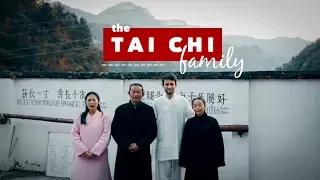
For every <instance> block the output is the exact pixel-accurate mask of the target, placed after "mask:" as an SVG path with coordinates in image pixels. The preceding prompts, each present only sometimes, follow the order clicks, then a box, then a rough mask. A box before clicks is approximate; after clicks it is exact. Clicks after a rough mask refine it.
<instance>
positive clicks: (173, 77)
mask: <svg viewBox="0 0 320 180" xmlns="http://www.w3.org/2000/svg"><path fill="white" fill-rule="evenodd" d="M165 80H171V81H174V83H175V84H177V80H178V78H177V76H176V75H174V74H172V73H167V74H165V75H164V76H163V77H162V85H164V81H165Z"/></svg>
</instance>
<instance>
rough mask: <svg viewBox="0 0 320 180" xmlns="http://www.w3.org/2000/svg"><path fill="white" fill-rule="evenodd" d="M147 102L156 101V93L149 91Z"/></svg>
mask: <svg viewBox="0 0 320 180" xmlns="http://www.w3.org/2000/svg"><path fill="white" fill-rule="evenodd" d="M147 100H154V91H147Z"/></svg>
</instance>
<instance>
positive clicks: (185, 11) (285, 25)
mask: <svg viewBox="0 0 320 180" xmlns="http://www.w3.org/2000/svg"><path fill="white" fill-rule="evenodd" d="M59 1H60V2H62V3H64V4H66V5H68V6H70V7H72V8H78V9H81V10H83V11H86V12H90V13H92V14H98V13H100V12H101V11H103V10H105V9H106V8H108V7H111V6H114V5H116V4H117V3H119V2H124V1H125V0H90V1H91V2H90V3H89V0H59ZM127 1H130V2H133V3H134V4H136V5H138V6H141V7H144V8H147V9H148V10H149V11H150V12H151V13H152V14H153V15H154V16H155V18H156V19H163V20H167V19H181V20H184V21H186V22H187V23H188V24H193V25H200V26H202V27H222V28H223V34H224V35H246V36H251V37H255V38H262V39H270V38H275V37H300V38H303V39H306V40H310V41H314V40H316V39H317V38H320V23H319V17H320V11H319V9H318V8H319V7H320V0H197V1H195V0H194V1H191V0H127Z"/></svg>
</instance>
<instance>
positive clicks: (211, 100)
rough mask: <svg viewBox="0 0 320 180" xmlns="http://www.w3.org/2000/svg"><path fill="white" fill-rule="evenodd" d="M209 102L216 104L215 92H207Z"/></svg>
mask: <svg viewBox="0 0 320 180" xmlns="http://www.w3.org/2000/svg"><path fill="white" fill-rule="evenodd" d="M207 103H208V104H214V93H208V94H207Z"/></svg>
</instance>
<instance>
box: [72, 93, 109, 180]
mask: <svg viewBox="0 0 320 180" xmlns="http://www.w3.org/2000/svg"><path fill="white" fill-rule="evenodd" d="M85 101H86V110H85V112H83V113H81V114H79V115H77V116H76V117H75V119H74V123H73V126H72V145H73V148H74V151H75V155H74V162H73V169H72V175H71V179H72V180H111V179H112V178H111V173H110V167H109V163H108V145H109V142H110V137H111V136H110V135H111V121H110V118H109V116H108V114H106V113H103V112H102V111H101V108H100V104H99V103H100V98H99V95H98V94H97V93H95V92H89V93H88V94H87V95H86V97H85Z"/></svg>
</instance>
